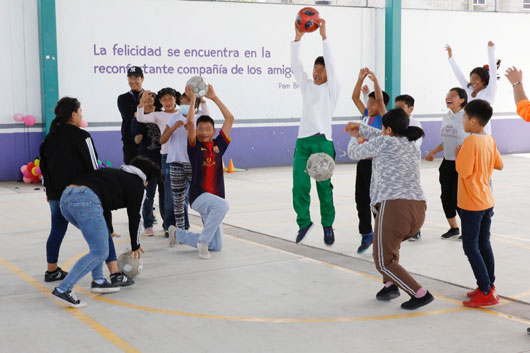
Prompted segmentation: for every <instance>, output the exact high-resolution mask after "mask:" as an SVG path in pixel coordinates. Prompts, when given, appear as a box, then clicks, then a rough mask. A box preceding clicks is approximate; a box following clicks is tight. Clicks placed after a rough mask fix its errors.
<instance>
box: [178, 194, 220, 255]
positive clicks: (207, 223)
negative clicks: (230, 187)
mask: <svg viewBox="0 0 530 353" xmlns="http://www.w3.org/2000/svg"><path fill="white" fill-rule="evenodd" d="M191 208H192V209H193V210H195V211H197V212H199V214H200V215H201V218H202V222H203V223H204V228H203V229H202V232H201V233H200V234H198V233H193V232H190V231H187V230H182V229H178V228H177V240H178V241H179V242H181V243H184V244H186V245H189V246H193V247H195V248H196V247H197V242H201V243H203V244H208V249H209V250H212V251H219V250H221V248H222V247H223V224H222V223H223V219H224V218H225V216H226V214H227V213H228V209H229V206H228V202H227V201H226V200H225V199H223V198H220V197H219V196H217V195H213V194H210V193H208V192H205V193H203V194H201V195H200V196H199V197H197V199H195V201H194V202H193V204H192V205H191Z"/></svg>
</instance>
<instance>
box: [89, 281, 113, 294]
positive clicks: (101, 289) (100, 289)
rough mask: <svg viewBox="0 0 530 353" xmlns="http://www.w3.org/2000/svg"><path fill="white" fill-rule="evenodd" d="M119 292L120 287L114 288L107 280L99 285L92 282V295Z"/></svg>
mask: <svg viewBox="0 0 530 353" xmlns="http://www.w3.org/2000/svg"><path fill="white" fill-rule="evenodd" d="M119 290H120V287H115V286H113V285H112V284H110V283H109V281H107V280H105V282H103V283H102V284H97V282H95V281H92V284H91V285H90V291H91V292H92V293H114V292H118V291H119Z"/></svg>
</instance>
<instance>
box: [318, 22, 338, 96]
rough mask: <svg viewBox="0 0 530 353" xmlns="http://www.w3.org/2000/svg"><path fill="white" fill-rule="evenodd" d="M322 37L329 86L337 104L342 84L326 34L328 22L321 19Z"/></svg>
mask: <svg viewBox="0 0 530 353" xmlns="http://www.w3.org/2000/svg"><path fill="white" fill-rule="evenodd" d="M318 25H319V29H320V36H321V37H322V47H323V52H324V63H325V65H326V74H327V76H328V86H329V89H330V93H331V98H332V99H333V100H334V101H335V102H337V100H338V98H339V93H340V82H339V76H338V75H337V71H336V70H335V60H334V59H333V55H332V53H331V48H330V44H329V40H328V37H327V34H326V21H325V20H324V19H320V21H319V23H318Z"/></svg>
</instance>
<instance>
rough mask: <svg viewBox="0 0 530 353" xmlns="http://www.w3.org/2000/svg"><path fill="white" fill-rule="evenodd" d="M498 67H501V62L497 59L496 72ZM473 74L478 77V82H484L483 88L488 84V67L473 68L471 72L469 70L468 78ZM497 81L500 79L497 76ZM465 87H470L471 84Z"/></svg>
mask: <svg viewBox="0 0 530 353" xmlns="http://www.w3.org/2000/svg"><path fill="white" fill-rule="evenodd" d="M500 66H501V60H500V59H499V60H497V70H498V69H499V67H500ZM473 74H476V75H478V76H479V77H480V80H481V81H482V82H484V85H485V86H487V85H488V84H489V83H490V71H489V66H488V65H484V66H478V67H475V68H474V69H473V70H471V72H470V73H469V76H471V75H473ZM499 79H500V77H499V76H497V80H499ZM467 87H471V83H468V84H467Z"/></svg>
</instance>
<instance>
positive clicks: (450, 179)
mask: <svg viewBox="0 0 530 353" xmlns="http://www.w3.org/2000/svg"><path fill="white" fill-rule="evenodd" d="M445 104H446V105H447V108H449V111H448V112H447V114H445V115H444V117H443V120H442V128H441V130H440V135H441V136H442V143H440V144H439V145H438V146H437V147H436V148H435V149H433V150H432V151H430V152H429V153H427V155H426V156H425V160H427V161H433V160H434V156H435V155H436V154H437V153H439V152H442V151H443V152H444V159H443V161H442V163H441V164H440V168H439V169H438V171H439V173H440V177H439V181H440V186H441V189H442V193H441V195H440V199H441V200H442V207H443V209H444V213H445V217H446V218H447V222H448V223H449V230H448V231H447V232H445V233H444V234H442V239H449V238H451V237H454V236H457V235H459V234H460V229H459V228H458V223H457V222H456V214H457V213H458V212H460V211H459V210H458V207H457V194H458V191H457V190H458V173H457V172H456V166H455V159H456V157H455V147H456V146H458V145H461V144H462V143H463V142H464V139H465V138H466V137H467V136H469V134H468V133H467V132H465V131H464V125H463V119H464V110H463V108H464V106H465V105H466V104H467V93H466V91H465V90H464V89H462V88H460V87H455V88H451V90H449V92H448V93H447V96H446V97H445Z"/></svg>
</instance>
